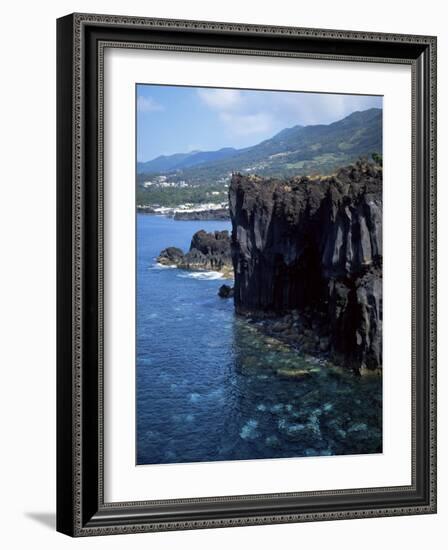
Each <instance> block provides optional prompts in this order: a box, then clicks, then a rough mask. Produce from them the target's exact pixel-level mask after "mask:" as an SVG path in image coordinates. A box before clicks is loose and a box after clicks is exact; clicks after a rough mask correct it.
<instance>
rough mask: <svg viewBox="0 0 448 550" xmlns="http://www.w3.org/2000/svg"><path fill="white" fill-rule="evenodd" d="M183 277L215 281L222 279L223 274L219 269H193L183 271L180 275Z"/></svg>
mask: <svg viewBox="0 0 448 550" xmlns="http://www.w3.org/2000/svg"><path fill="white" fill-rule="evenodd" d="M178 277H181V278H182V279H198V280H199V281H214V280H215V279H222V278H223V274H222V273H219V271H192V272H191V273H186V272H183V273H181V274H179V275H178Z"/></svg>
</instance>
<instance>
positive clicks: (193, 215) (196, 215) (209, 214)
mask: <svg viewBox="0 0 448 550" xmlns="http://www.w3.org/2000/svg"><path fill="white" fill-rule="evenodd" d="M174 219H175V220H179V221H190V220H195V221H204V220H206V221H210V220H211V221H227V220H230V212H229V209H228V208H213V209H211V210H194V211H190V212H188V211H187V212H183V211H182V210H178V211H177V212H175V214H174Z"/></svg>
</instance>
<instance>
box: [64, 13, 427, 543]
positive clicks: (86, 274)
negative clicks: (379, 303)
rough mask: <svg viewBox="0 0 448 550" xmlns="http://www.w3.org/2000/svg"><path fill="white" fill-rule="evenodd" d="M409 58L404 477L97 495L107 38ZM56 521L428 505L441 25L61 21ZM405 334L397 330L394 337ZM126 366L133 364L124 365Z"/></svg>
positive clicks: (322, 516)
mask: <svg viewBox="0 0 448 550" xmlns="http://www.w3.org/2000/svg"><path fill="white" fill-rule="evenodd" d="M107 47H119V48H125V49H129V50H138V49H139V48H144V47H148V48H150V47H153V48H155V49H158V50H163V51H172V52H176V51H188V52H192V53H194V52H205V53H207V52H210V53H214V54H218V55H223V56H225V55H227V54H229V53H231V54H236V55H249V56H257V55H263V56H266V57H270V58H272V59H276V58H291V59H294V58H299V59H309V60H331V61H334V62H335V63H337V62H338V61H340V62H343V61H344V62H345V61H352V62H360V63H366V64H369V63H380V64H393V63H395V64H400V65H408V66H410V67H411V74H412V90H411V96H412V112H410V113H409V116H410V118H411V125H412V161H411V162H412V166H411V171H412V212H411V216H412V235H411V239H412V273H411V277H412V281H411V285H412V322H411V327H412V354H411V357H410V369H411V376H412V384H411V386H412V390H411V393H412V395H411V396H410V400H411V404H412V421H411V424H412V445H411V447H412V448H411V454H412V456H411V463H412V472H411V478H412V480H411V484H410V485H406V486H393V485H391V486H385V487H367V488H357V487H349V488H346V489H337V490H331V489H328V490H317V491H303V492H286V493H285V492H278V493H261V492H260V493H259V494H239V495H238V494H235V495H232V496H222V495H216V496H213V497H198V498H196V497H190V498H188V497H185V496H184V495H182V494H181V491H180V489H179V491H180V492H179V498H174V499H166V500H157V499H153V498H152V496H151V494H150V493H149V494H148V495H147V498H146V499H144V500H138V501H123V502H107V501H105V498H104V494H105V493H104V420H105V419H104V400H105V393H104V388H105V379H104V331H103V328H104V269H103V268H104V237H105V235H104V227H105V226H104V179H103V178H104V157H103V155H104V116H105V113H104V110H103V101H104V87H103V84H104V64H103V60H104V51H105V48H107ZM57 52H58V56H57V235H58V240H57V255H58V259H57V270H58V272H57V294H58V305H57V316H58V321H57V327H58V334H57V342H58V345H57V530H58V531H60V532H61V533H65V534H67V535H70V536H76V537H79V536H93V535H108V534H120V533H142V532H154V531H164V530H180V529H203V528H216V527H231V526H244V525H263V524H270V523H289V522H304V521H325V520H334V519H352V518H369V517H382V516H395V515H408V514H429V513H435V512H436V38H435V37H431V36H417V35H414V36H410V35H401V34H380V33H371V32H359V31H340V30H323V29H305V28H292V27H272V26H259V25H250V24H247V25H246V24H235V23H221V22H204V21H186V20H168V19H166V20H164V19H150V18H143V17H125V16H111V15H93V14H72V15H68V16H66V17H62V18H60V19H58V21H57ZM397 345H399V344H397ZM130 368H132V365H131V366H130Z"/></svg>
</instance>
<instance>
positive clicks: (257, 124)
mask: <svg viewBox="0 0 448 550" xmlns="http://www.w3.org/2000/svg"><path fill="white" fill-rule="evenodd" d="M219 118H220V119H221V120H222V121H223V122H224V123H225V125H226V126H227V129H228V130H229V131H230V132H231V133H233V134H235V135H239V136H249V135H253V134H263V133H266V132H269V131H271V130H272V129H273V126H274V124H273V122H274V121H273V119H272V117H271V116H270V115H269V114H268V113H253V114H243V113H220V115H219Z"/></svg>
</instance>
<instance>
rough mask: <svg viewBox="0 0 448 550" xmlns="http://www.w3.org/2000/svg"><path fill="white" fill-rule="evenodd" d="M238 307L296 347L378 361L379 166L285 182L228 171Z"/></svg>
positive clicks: (355, 361)
mask: <svg viewBox="0 0 448 550" xmlns="http://www.w3.org/2000/svg"><path fill="white" fill-rule="evenodd" d="M229 196H230V209H231V217H232V226H233V230H232V258H233V265H234V270H235V298H234V299H235V309H236V312H237V313H238V314H240V315H242V316H246V317H248V318H250V319H255V320H258V321H260V323H259V325H260V327H261V329H262V330H264V331H267V332H268V333H271V334H274V335H275V336H276V337H278V338H279V339H281V340H283V341H285V342H287V343H289V344H291V345H293V346H296V347H297V349H300V350H301V351H306V352H309V353H317V354H326V355H327V356H329V357H331V358H332V360H334V361H336V362H338V363H339V364H342V365H344V366H346V367H349V368H351V369H352V370H355V371H357V372H359V373H360V374H371V373H376V374H378V373H379V372H380V371H381V368H382V270H381V265H382V168H381V167H380V166H378V165H376V164H372V163H367V162H359V163H357V164H356V165H355V166H349V167H346V168H343V169H341V170H339V172H338V173H337V174H336V175H335V176H331V177H327V178H320V179H319V178H317V179H313V180H311V179H309V178H306V177H300V178H293V179H290V180H277V179H264V178H259V177H257V176H242V175H241V174H235V175H234V176H233V178H232V182H231V186H230V189H229Z"/></svg>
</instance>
